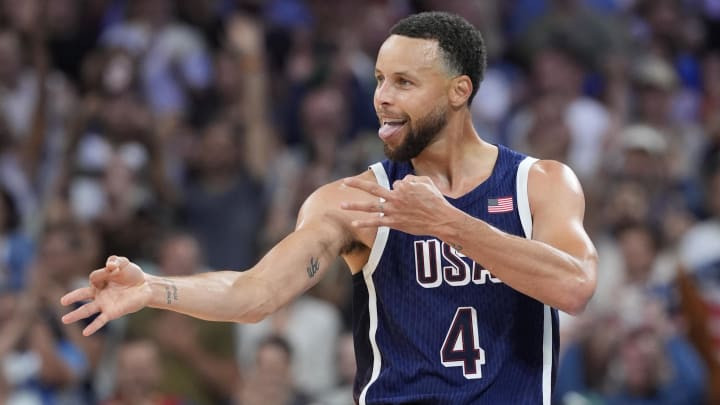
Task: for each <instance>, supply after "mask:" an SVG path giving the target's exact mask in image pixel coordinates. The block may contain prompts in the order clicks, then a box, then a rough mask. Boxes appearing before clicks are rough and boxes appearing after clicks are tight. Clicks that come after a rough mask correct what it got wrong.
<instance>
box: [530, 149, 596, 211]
mask: <svg viewBox="0 0 720 405" xmlns="http://www.w3.org/2000/svg"><path fill="white" fill-rule="evenodd" d="M528 194H529V198H530V204H531V208H536V207H540V206H543V205H545V204H552V205H554V206H568V205H582V206H584V204H585V197H584V194H583V190H582V186H581V184H580V181H579V180H578V178H577V176H576V175H575V172H573V170H572V169H571V168H570V167H568V166H567V165H565V164H564V163H561V162H558V161H556V160H539V161H538V162H536V163H535V164H534V165H533V166H532V167H531V168H530V173H529V176H528Z"/></svg>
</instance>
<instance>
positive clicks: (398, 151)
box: [384, 106, 448, 162]
mask: <svg viewBox="0 0 720 405" xmlns="http://www.w3.org/2000/svg"><path fill="white" fill-rule="evenodd" d="M447 111H448V109H447V107H446V106H438V107H436V108H435V109H433V110H432V111H431V112H430V113H429V114H427V115H426V116H425V117H422V118H420V119H419V120H418V121H417V124H415V125H413V123H412V122H411V121H409V120H408V123H409V131H408V134H407V135H406V136H405V140H404V141H403V142H402V143H401V144H400V145H398V146H397V147H395V148H391V147H390V146H388V144H387V143H386V144H385V145H384V151H385V156H387V158H388V159H390V160H392V161H394V162H409V161H410V159H413V158H415V157H417V156H418V155H419V154H420V152H422V151H423V150H425V148H426V147H427V146H428V145H430V144H431V143H432V141H434V140H435V138H437V136H438V134H439V133H440V131H441V130H442V129H443V128H445V125H447V121H448V118H447Z"/></svg>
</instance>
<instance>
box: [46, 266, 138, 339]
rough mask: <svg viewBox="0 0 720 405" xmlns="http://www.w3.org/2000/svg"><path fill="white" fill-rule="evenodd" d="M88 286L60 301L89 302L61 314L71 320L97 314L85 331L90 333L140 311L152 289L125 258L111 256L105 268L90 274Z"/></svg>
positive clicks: (84, 332) (69, 302)
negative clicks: (114, 320)
mask: <svg viewBox="0 0 720 405" xmlns="http://www.w3.org/2000/svg"><path fill="white" fill-rule="evenodd" d="M89 280H90V283H89V286H87V287H82V288H78V289H77V290H74V291H71V292H69V293H67V294H65V295H64V296H63V297H62V298H61V299H60V303H61V304H63V305H71V304H74V303H76V302H81V301H89V302H87V303H85V304H84V305H82V306H81V307H80V308H77V309H76V310H74V311H72V312H70V313H68V314H66V315H65V316H63V317H62V321H63V323H72V322H76V321H78V320H81V319H85V318H87V317H89V316H92V315H94V314H96V313H100V314H99V315H98V316H97V317H96V318H95V319H94V320H93V321H92V322H91V323H90V324H89V325H88V326H87V327H86V328H85V329H84V330H83V335H85V336H89V335H91V334H93V333H95V332H96V331H97V330H98V329H100V328H101V327H103V326H104V325H105V324H106V323H108V322H109V321H111V320H113V319H116V318H119V317H121V316H123V315H126V314H129V313H132V312H136V311H139V310H140V309H142V308H144V307H145V306H147V304H148V303H149V302H150V297H151V290H150V285H149V284H148V282H147V281H146V278H145V273H144V272H143V271H142V270H141V269H140V267H138V266H137V265H136V264H135V263H132V262H131V261H129V260H128V259H127V258H125V257H119V256H110V257H109V258H108V259H107V262H106V263H105V267H104V268H101V269H98V270H95V271H93V272H92V273H90V277H89Z"/></svg>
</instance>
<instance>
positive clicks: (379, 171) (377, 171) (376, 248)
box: [362, 162, 390, 278]
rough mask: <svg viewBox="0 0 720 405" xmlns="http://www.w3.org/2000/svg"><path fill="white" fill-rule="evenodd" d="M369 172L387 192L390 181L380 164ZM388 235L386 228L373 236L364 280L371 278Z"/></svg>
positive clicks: (364, 268)
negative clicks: (373, 240)
mask: <svg viewBox="0 0 720 405" xmlns="http://www.w3.org/2000/svg"><path fill="white" fill-rule="evenodd" d="M370 170H372V172H373V174H374V175H375V179H376V180H377V182H378V184H380V185H381V186H383V187H384V188H386V189H388V190H389V189H390V180H389V179H388V175H387V172H386V171H385V167H384V166H383V165H382V163H380V162H378V163H375V164H373V165H372V166H370ZM389 234H390V228H388V227H387V226H381V227H378V230H377V234H376V235H375V242H374V243H373V246H372V248H371V249H370V257H369V258H368V261H367V263H366V264H365V266H364V267H363V270H362V272H363V274H364V275H365V277H366V278H367V277H370V276H372V274H373V273H374V272H375V268H376V267H377V265H378V263H380V258H381V257H382V254H383V251H384V250H385V244H386V243H387V240H388V236H389Z"/></svg>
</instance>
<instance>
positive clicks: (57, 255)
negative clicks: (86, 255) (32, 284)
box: [40, 229, 80, 278]
mask: <svg viewBox="0 0 720 405" xmlns="http://www.w3.org/2000/svg"><path fill="white" fill-rule="evenodd" d="M79 249H80V240H79V238H78V237H77V236H76V235H73V234H72V233H71V231H69V230H65V229H55V230H50V231H49V232H47V233H46V234H45V235H44V236H43V241H42V244H41V245H40V260H41V261H42V263H43V264H44V265H45V267H44V268H46V269H47V271H48V272H49V274H48V275H51V276H55V277H63V278H64V276H65V277H66V276H67V275H69V274H71V273H72V271H73V269H75V266H76V265H77V257H78V255H77V253H78V250H79Z"/></svg>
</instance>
